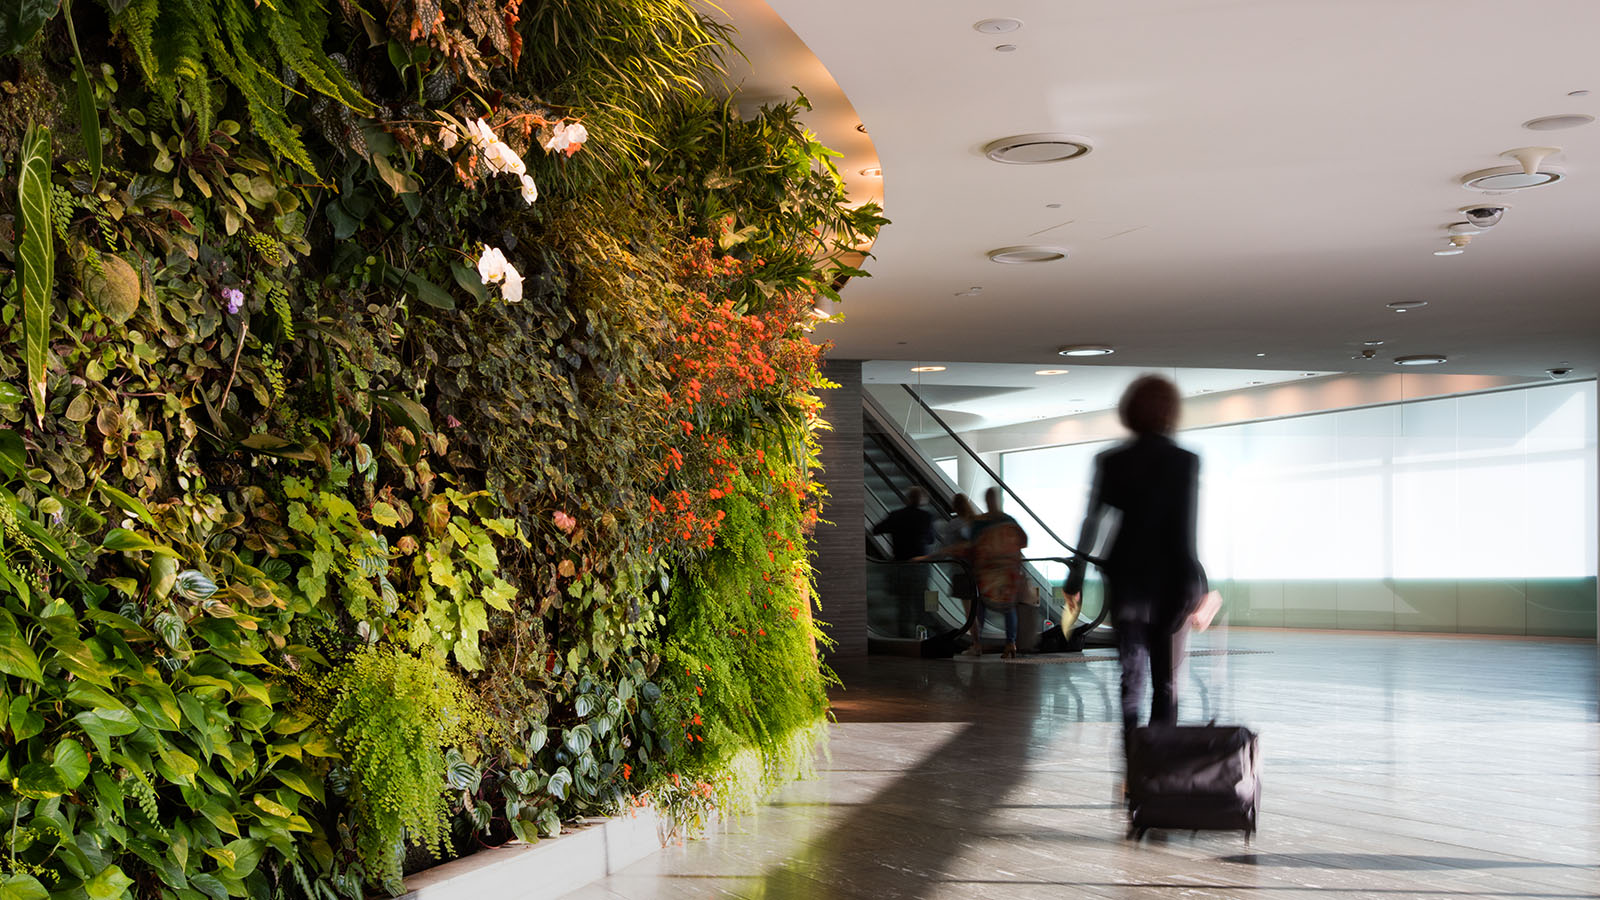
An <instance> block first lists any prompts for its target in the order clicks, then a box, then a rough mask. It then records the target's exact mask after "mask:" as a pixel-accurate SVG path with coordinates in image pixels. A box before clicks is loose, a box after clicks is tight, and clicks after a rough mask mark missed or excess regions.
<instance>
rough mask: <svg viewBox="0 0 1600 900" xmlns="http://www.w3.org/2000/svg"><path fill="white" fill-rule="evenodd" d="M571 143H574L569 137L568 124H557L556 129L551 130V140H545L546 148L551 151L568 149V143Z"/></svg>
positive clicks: (557, 151)
mask: <svg viewBox="0 0 1600 900" xmlns="http://www.w3.org/2000/svg"><path fill="white" fill-rule="evenodd" d="M570 143H572V139H571V138H569V137H567V126H566V125H557V126H556V127H555V130H554V131H552V132H550V140H548V141H545V142H544V149H546V150H548V151H550V152H551V153H560V152H561V151H563V150H565V149H567V145H568V144H570Z"/></svg>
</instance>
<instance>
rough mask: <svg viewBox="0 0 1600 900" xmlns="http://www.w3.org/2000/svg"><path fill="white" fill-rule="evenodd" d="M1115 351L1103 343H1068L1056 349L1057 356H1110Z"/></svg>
mask: <svg viewBox="0 0 1600 900" xmlns="http://www.w3.org/2000/svg"><path fill="white" fill-rule="evenodd" d="M1115 352H1117V351H1116V350H1114V349H1112V348H1111V347H1108V346H1106V345H1105V344H1068V345H1067V346H1065V347H1062V348H1061V349H1060V350H1057V351H1056V355H1057V356H1110V355H1111V354H1113V353H1115Z"/></svg>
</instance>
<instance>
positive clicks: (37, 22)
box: [0, 0, 60, 57]
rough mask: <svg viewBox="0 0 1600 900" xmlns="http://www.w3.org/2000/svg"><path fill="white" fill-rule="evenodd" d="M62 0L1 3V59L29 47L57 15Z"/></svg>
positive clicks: (22, 0) (9, 1) (18, 0)
mask: <svg viewBox="0 0 1600 900" xmlns="http://www.w3.org/2000/svg"><path fill="white" fill-rule="evenodd" d="M59 5H60V0H6V2H4V3H0V57H6V56H10V55H12V54H13V53H16V52H18V51H19V50H21V49H22V48H23V47H25V46H27V45H28V42H29V41H31V40H33V39H34V37H35V36H37V35H38V34H39V29H41V28H43V27H44V23H46V22H48V21H50V18H51V17H52V16H54V15H55V14H56V7H58V6H59Z"/></svg>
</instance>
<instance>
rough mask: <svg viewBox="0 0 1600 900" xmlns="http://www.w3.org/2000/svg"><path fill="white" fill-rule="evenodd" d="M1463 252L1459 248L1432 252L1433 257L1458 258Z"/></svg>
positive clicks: (1463, 250)
mask: <svg viewBox="0 0 1600 900" xmlns="http://www.w3.org/2000/svg"><path fill="white" fill-rule="evenodd" d="M1465 252H1467V251H1466V250H1465V249H1463V248H1461V247H1446V248H1444V249H1443V250H1435V251H1433V255H1434V256H1460V255H1461V254H1463V253H1465ZM1395 312H1405V310H1403V309H1397V310H1395Z"/></svg>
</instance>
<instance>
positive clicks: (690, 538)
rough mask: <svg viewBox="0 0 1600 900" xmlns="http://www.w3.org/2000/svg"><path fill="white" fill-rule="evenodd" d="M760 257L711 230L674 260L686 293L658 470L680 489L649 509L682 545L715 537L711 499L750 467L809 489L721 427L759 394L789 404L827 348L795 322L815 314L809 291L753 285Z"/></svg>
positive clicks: (809, 383)
mask: <svg viewBox="0 0 1600 900" xmlns="http://www.w3.org/2000/svg"><path fill="white" fill-rule="evenodd" d="M762 264H763V261H761V260H756V261H755V262H754V263H748V262H743V261H741V260H738V259H736V258H734V257H731V256H725V255H723V254H722V253H721V251H720V250H719V249H718V247H717V244H716V242H715V241H713V240H712V239H710V238H706V239H701V240H698V241H695V242H693V243H692V244H691V245H690V246H689V248H688V249H687V251H686V252H685V253H683V254H682V255H681V256H679V257H678V258H677V260H676V261H675V265H674V268H675V271H674V274H675V276H676V278H677V280H678V282H679V283H680V284H683V285H684V286H685V287H687V288H689V293H688V294H687V296H686V299H685V301H684V303H683V304H682V306H681V307H679V308H678V309H677V310H676V312H675V313H674V314H673V317H672V319H671V322H670V327H669V332H670V336H671V337H672V338H673V350H672V352H671V354H670V356H669V357H668V359H669V361H670V369H671V372H672V376H671V378H670V380H669V381H668V383H667V384H666V385H665V387H666V390H665V391H664V392H663V395H662V401H663V403H664V406H665V408H666V410H667V411H668V419H667V424H668V425H669V427H670V428H671V432H670V435H668V436H665V438H664V443H665V444H666V446H664V447H663V448H662V450H661V451H660V457H659V458H660V465H661V468H660V472H661V478H662V479H663V480H664V481H667V482H669V483H671V484H674V485H676V486H677V487H678V489H677V490H673V491H671V492H670V493H667V494H666V495H665V496H662V497H652V498H651V499H650V501H649V502H650V509H651V513H652V515H653V516H654V517H655V518H656V519H657V521H658V522H661V523H662V527H663V530H664V531H667V532H668V533H669V536H670V540H672V541H673V542H674V543H677V544H679V545H680V546H684V547H688V548H698V549H710V548H711V547H713V546H714V545H715V543H716V535H717V531H718V529H719V528H720V527H721V522H722V519H723V513H722V512H721V511H720V510H714V509H712V507H713V506H714V505H715V504H716V503H717V501H719V500H721V499H722V498H723V497H725V496H727V494H728V493H729V492H731V491H732V490H733V486H734V477H735V476H736V475H737V474H738V473H739V472H740V470H741V469H743V468H746V467H748V470H749V471H751V473H752V474H754V473H757V472H761V471H766V472H767V476H768V479H769V480H770V481H772V482H773V483H774V484H777V485H778V486H779V487H780V488H781V489H783V490H786V491H788V492H789V493H790V494H792V495H793V496H796V497H803V496H804V493H805V486H804V485H801V484H799V483H798V482H794V481H788V482H782V483H779V481H778V479H777V478H776V473H775V472H773V471H772V470H771V469H770V468H769V467H767V466H766V464H765V462H766V458H765V454H764V453H763V452H762V451H760V450H757V451H755V458H754V459H753V460H752V459H751V458H750V457H749V456H748V455H746V454H748V453H749V452H750V451H748V450H746V449H744V448H738V449H736V448H735V446H734V445H733V444H732V443H730V441H729V439H728V437H727V436H726V434H725V433H723V432H722V430H721V429H720V428H719V424H720V422H723V421H727V420H728V418H729V415H728V414H727V412H725V411H731V412H732V413H733V417H734V418H743V416H740V415H738V411H739V410H738V408H739V407H740V406H741V405H743V404H746V403H748V402H750V401H752V400H756V399H761V400H763V401H768V402H771V401H776V402H778V403H791V404H792V403H794V402H796V398H797V397H799V396H802V395H804V394H805V393H806V392H807V391H810V390H811V389H812V388H813V387H814V386H815V384H816V383H817V379H818V377H819V376H818V364H819V359H820V356H821V352H822V348H820V347H818V346H816V345H814V344H812V343H811V342H810V340H808V339H807V337H806V334H805V332H804V331H803V330H802V329H801V328H799V327H798V326H799V325H800V324H801V323H802V322H804V321H805V320H806V317H807V316H808V315H809V313H810V309H811V301H810V297H809V295H805V294H801V293H798V292H777V293H770V292H769V293H762V292H761V291H758V290H756V289H754V288H752V286H751V283H750V280H749V279H750V276H751V275H752V274H753V273H754V272H755V271H756V270H757V269H759V268H760V267H761V265H762ZM736 296H759V297H760V298H761V299H760V301H759V303H758V304H756V305H755V306H754V307H753V308H750V309H742V308H741V307H740V306H739V305H738V304H736V302H735V301H734V299H732V298H734V297H736ZM802 408H805V404H804V403H802Z"/></svg>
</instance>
